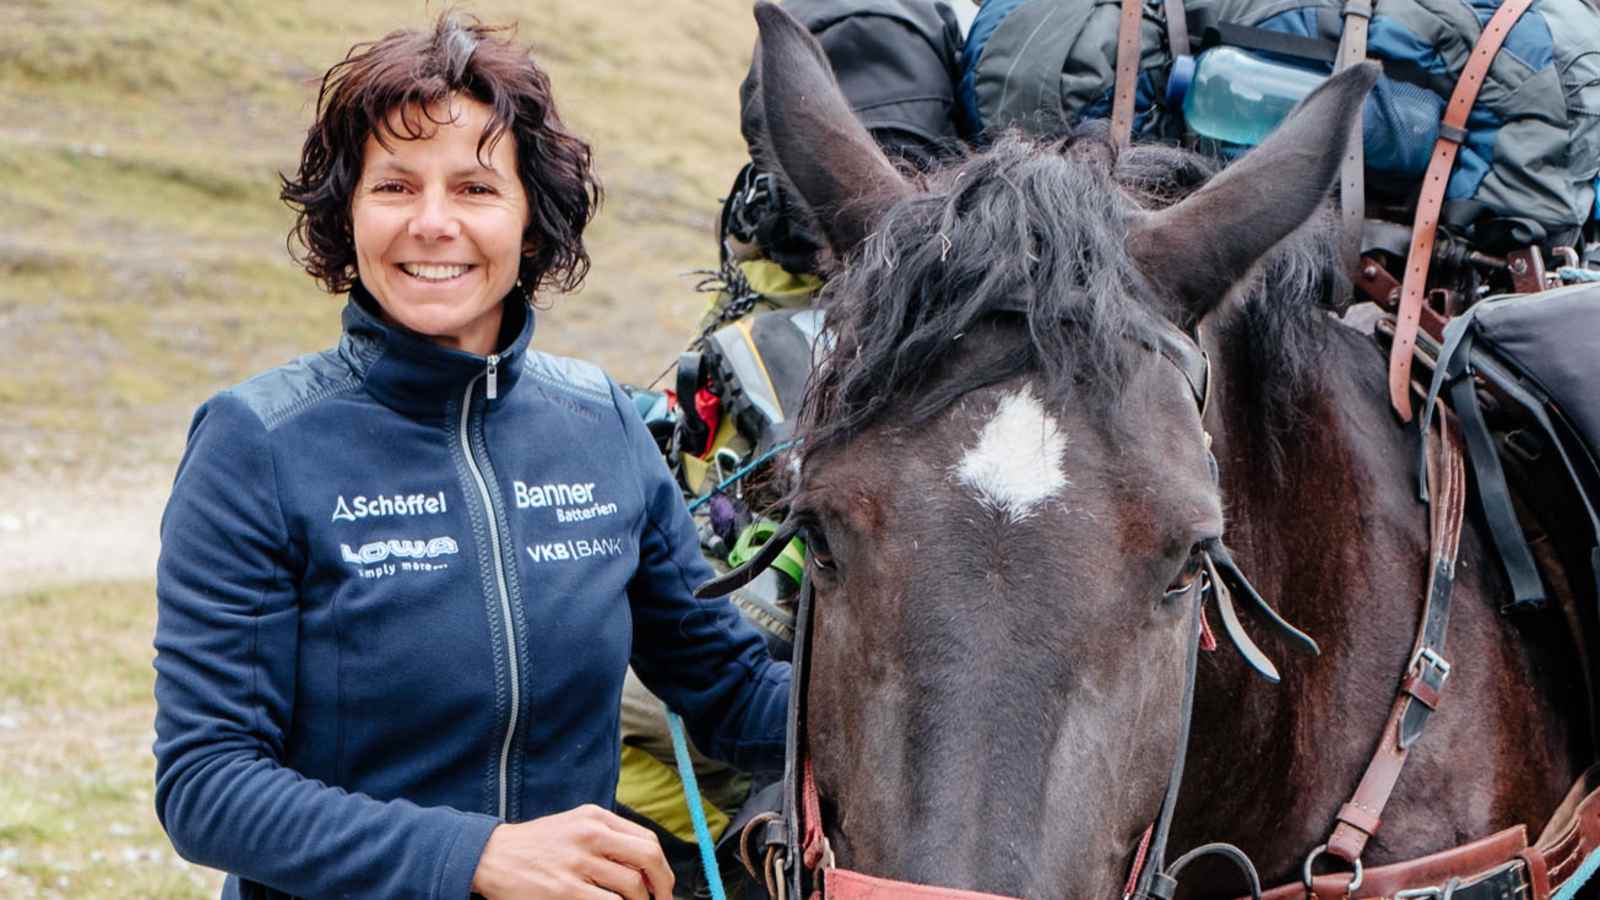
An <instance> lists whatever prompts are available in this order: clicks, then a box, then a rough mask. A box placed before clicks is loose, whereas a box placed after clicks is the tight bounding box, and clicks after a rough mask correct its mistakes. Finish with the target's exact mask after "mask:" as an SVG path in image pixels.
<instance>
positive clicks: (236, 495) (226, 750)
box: [155, 393, 497, 900]
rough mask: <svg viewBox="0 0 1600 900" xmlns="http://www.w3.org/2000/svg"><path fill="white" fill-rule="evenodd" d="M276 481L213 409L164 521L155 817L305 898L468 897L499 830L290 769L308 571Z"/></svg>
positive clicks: (194, 848)
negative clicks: (288, 745) (287, 753)
mask: <svg viewBox="0 0 1600 900" xmlns="http://www.w3.org/2000/svg"><path fill="white" fill-rule="evenodd" d="M276 477H277V476H276V470H275V465H274V460H273V451H272V449H271V445H270V443H269V441H268V435H267V432H266V429H265V427H264V426H263V424H262V422H261V420H260V419H259V418H258V417H257V416H256V415H255V414H254V413H253V412H251V411H250V410H249V409H248V408H246V407H245V405H244V404H243V403H242V402H240V401H239V400H238V399H237V398H236V397H234V396H232V395H230V394H228V393H223V394H220V395H218V396H217V397H215V398H213V399H212V400H211V401H209V402H208V403H207V404H206V405H205V406H202V407H201V408H200V411H199V412H197V413H196V414H195V419H194V423H193V424H192V425H191V427H190V432H189V443H188V447H187V449H186V450H185V452H184V458H183V461H182V462H181V463H180V464H179V467H178V475H177V480H176V482H175V484H174V486H173V489H172V497H171V499H170V500H169V501H168V503H167V509H166V513H165V514H164V515H163V516H162V520H161V557H160V562H159V563H158V565H157V572H156V596H157V599H158V604H159V616H158V619H157V624H156V636H155V646H156V659H155V668H156V683H155V694H156V723H155V724H156V743H155V755H156V794H155V800H156V814H157V816H158V817H159V818H160V819H161V823H162V825H163V827H165V828H166V831H167V834H168V836H169V837H170V838H171V839H172V843H173V847H174V848H175V849H176V850H177V851H178V853H179V854H180V855H182V856H183V857H184V858H185V859H188V860H191V861H193V862H196V863H200V864H202V865H207V866H212V867H214V868H218V869H223V870H226V871H229V872H233V873H235V874H238V875H239V876H240V877H242V878H244V879H247V880H249V881H254V882H259V883H261V884H264V885H268V886H270V887H273V888H276V889H278V890H281V891H285V892H288V893H290V894H294V895H296V896H303V897H323V896H339V897H413V898H449V900H458V898H459V900H464V898H466V897H467V896H468V895H469V893H470V890H469V888H470V885H471V881H472V876H473V874H474V872H475V871H476V869H477V864H478V857H479V856H480V855H481V854H482V852H483V847H484V844H485V843H487V841H488V838H489V832H490V831H492V830H493V828H494V826H495V825H496V824H497V821H496V820H495V819H493V818H492V817H489V816H481V815H476V814H469V813H463V812H459V811H456V810H452V809H445V808H423V807H419V806H416V805H415V804H411V803H407V802H404V801H398V800H397V801H389V802H380V801H378V800H375V799H373V798H371V797H368V796H365V795H361V794H351V793H347V792H345V791H343V790H341V789H339V788H336V787H330V786H328V785H326V784H322V783H320V782H317V781H314V780H311V779H308V778H306V777H304V776H302V775H300V774H299V773H298V772H295V771H294V770H292V769H290V768H287V767H285V766H284V765H283V764H282V763H281V759H282V757H283V751H284V746H285V742H286V740H287V737H288V733H289V729H290V728H291V727H292V725H293V721H294V697H295V670H296V642H297V640H298V637H297V633H298V624H299V609H298V606H299V604H298V596H297V575H296V573H297V572H298V571H300V569H301V568H302V566H303V562H302V554H301V553H300V551H299V550H298V549H297V548H295V547H294V546H293V542H292V541H291V540H290V539H289V536H288V529H287V527H286V524H285V518H284V514H283V511H282V509H281V507H280V504H279V499H278V490H277V485H276Z"/></svg>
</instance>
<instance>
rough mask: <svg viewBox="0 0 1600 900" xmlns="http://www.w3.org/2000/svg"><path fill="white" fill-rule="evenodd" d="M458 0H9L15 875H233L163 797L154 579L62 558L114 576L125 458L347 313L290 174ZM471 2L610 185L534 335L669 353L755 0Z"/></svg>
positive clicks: (8, 534)
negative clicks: (335, 67)
mask: <svg viewBox="0 0 1600 900" xmlns="http://www.w3.org/2000/svg"><path fill="white" fill-rule="evenodd" d="M440 8H441V6H440V5H439V4H438V3H434V4H432V5H431V6H425V5H424V4H423V3H421V2H413V0H407V2H394V0H337V2H319V3H311V2H305V0H274V2H271V3H258V2H254V0H232V2H224V0H143V2H133V0H92V2H86V0H0V10H3V12H4V19H5V24H4V26H3V27H0V360H3V361H4V363H5V364H4V365H0V897H3V898H11V897H92V896H105V897H111V896H116V897H163V898H175V897H205V896H212V897H214V896H216V890H217V885H218V883H219V882H218V877H217V875H216V873H211V872H207V871H205V870H200V869H196V868H194V867H192V866H189V865H187V864H185V863H183V862H182V861H181V860H178V859H177V858H176V857H175V856H174V855H173V853H172V849H171V847H170V845H168V844H167V843H166V840H165V838H164V837H163V835H162V834H161V831H160V828H159V825H158V824H157V822H156V820H155V816H154V814H153V811H152V808H151V780H152V777H153V771H152V770H153V761H152V759H151V756H150V750H149V748H150V743H151V741H152V740H153V733H152V731H151V724H150V723H151V718H152V714H153V709H152V702H151V682H152V678H153V673H152V672H151V669H150V658H151V655H152V654H151V649H150V636H151V634H152V632H153V630H154V615H155V614H154V609H153V606H154V604H153V603H152V596H153V586H152V585H151V584H150V583H149V581H147V580H139V581H118V582H113V583H99V584H78V585H71V586H65V587H63V586H61V583H62V582H65V581H74V580H86V579H93V578H104V577H106V575H104V574H103V573H102V572H101V571H100V569H99V565H98V564H99V563H101V562H103V559H101V558H99V557H97V555H96V553H97V551H94V550H93V549H92V548H93V547H95V546H104V544H105V541H106V540H108V539H109V540H111V541H113V542H114V541H115V535H104V534H99V535H98V536H99V538H100V539H101V543H100V544H94V543H89V544H85V543H84V541H83V537H84V535H85V534H86V533H89V532H94V533H96V534H98V532H101V531H105V530H106V529H107V528H111V529H115V528H117V527H118V526H116V525H114V524H107V523H110V522H116V521H122V519H117V518H114V517H109V516H108V515H107V509H106V505H107V504H108V503H110V504H115V503H117V502H119V501H118V500H117V497H118V495H119V493H120V492H121V491H122V488H119V487H118V486H119V485H122V486H124V487H125V486H127V485H129V484H133V485H137V486H142V488H143V490H144V491H145V493H149V492H150V489H151V486H152V485H159V484H163V483H165V482H166V480H167V479H168V478H170V475H171V471H172V468H173V467H174V466H175V464H176V462H177V458H178V453H179V452H180V451H181V449H182V442H183V435H184V429H185V426H186V425H187V423H188V418H189V415H190V413H191V412H192V411H193V409H194V407H195V406H196V405H197V404H198V403H199V402H200V401H201V400H203V399H204V398H205V397H206V396H207V395H208V394H209V393H211V392H212V391H214V390H216V389H218V388H220V387H223V386H225V385H228V384H231V383H233V382H234V381H237V380H239V379H240V378H243V377H245V376H246V375H249V374H251V373H252V372H255V371H258V370H260V369H263V368H265V367H268V366H271V365H274V364H276V363H278V362H281V361H283V360H286V359H288V358H290V357H292V356H294V355H296V354H299V353H303V352H306V351H308V350H314V349H319V348H321V347H325V346H327V345H329V344H330V343H331V342H332V341H333V340H335V339H336V337H337V333H338V312H339V305H340V304H339V301H338V300H336V299H334V298H330V297H328V296H326V295H324V294H322V293H320V292H319V291H318V290H317V288H316V287H315V286H314V285H313V284H312V282H311V280H310V279H309V278H308V277H306V276H305V274H304V273H302V272H300V271H299V270H297V269H296V268H295V267H294V266H293V264H292V263H291V262H290V261H289V259H288V257H287V254H286V253H285V250H284V234H285V232H286V230H287V228H288V226H289V222H290V214H289V212H288V210H286V209H285V208H284V207H283V206H282V205H281V204H280V203H279V202H278V200H277V192H278V186H277V174H278V173H279V172H281V171H287V170H289V169H290V168H292V166H293V164H294V161H295V159H296V156H297V153H298V149H299V144H300V140H301V139H302V137H303V135H304V133H305V129H306V126H307V125H308V124H309V122H310V116H311V109H312V103H313V102H314V98H315V79H317V78H318V77H320V74H321V72H322V71H323V70H324V69H325V68H326V67H327V66H328V65H329V64H331V63H333V62H335V61H337V60H338V59H339V58H341V57H342V56H343V54H344V53H345V51H346V50H347V49H348V48H349V47H350V45H351V44H352V43H354V42H356V41H360V40H368V39H372V38H375V37H378V36H380V35H381V34H383V33H384V32H386V31H388V30H390V29H392V28H395V27H400V26H416V25H424V24H426V23H427V22H428V21H429V20H430V17H431V15H432V14H436V13H437V12H438V11H439V9H440ZM461 8H463V9H466V10H468V11H472V12H475V13H477V14H479V15H480V16H481V17H482V18H484V19H486V20H488V21H492V22H511V21H515V22H518V24H519V26H520V32H519V33H520V35H521V37H522V38H523V39H524V40H526V41H528V42H530V43H532V44H533V45H534V47H535V48H536V53H537V55H538V57H539V58H540V59H541V61H542V62H543V63H544V64H545V65H546V66H547V68H548V69H549V70H550V72H551V75H552V78H553V79H554V81H555V84H556V88H557V92H558V94H557V96H558V99H559V101H560V103H561V108H562V110H563V112H564V114H565V115H566V117H567V119H568V120H569V122H570V123H571V124H572V125H573V126H574V127H575V128H576V129H577V130H578V131H579V133H581V134H583V135H585V136H587V137H588V138H589V139H590V140H591V141H592V143H593V144H594V146H595V148H596V152H597V157H598V167H599V170H600V173H601V176H602V177H603V179H604V180H605V182H606V185H607V188H608V192H609V201H608V204H607V206H606V208H605V210H604V211H603V212H602V214H601V217H600V219H599V220H598V221H597V222H596V224H595V225H594V227H593V230H592V231H591V233H590V234H591V251H592V254H593V257H594V271H593V274H592V276H591V277H590V279H589V283H588V286H587V288H586V289H585V290H584V291H583V292H582V293H580V294H578V295H576V296H572V297H555V298H547V301H548V302H549V303H550V304H551V305H552V308H551V309H549V310H548V311H546V312H544V313H542V314H541V316H540V320H539V331H538V335H537V337H536V343H537V344H538V345H539V346H541V347H543V348H546V349H550V350H553V351H555V352H559V353H567V354H573V355H579V356H584V357H587V358H590V359H593V360H595V361H597V362H599V363H601V364H602V365H604V366H606V367H607V368H608V369H610V370H611V371H612V372H613V373H614V374H615V375H617V376H618V377H619V378H623V379H631V380H640V381H642V380H646V379H648V378H650V377H652V376H654V375H655V373H656V371H657V370H659V369H660V368H661V367H662V366H664V365H666V363H667V362H668V361H669V360H670V359H673V358H674V357H675V354H676V353H677V351H678V350H679V349H680V348H681V345H682V343H683V342H684V340H685V339H686V337H687V336H688V335H689V333H690V330H691V328H692V325H693V322H694V321H695V319H696V318H697V317H698V314H699V312H700V308H701V305H702V302H703V300H702V299H701V298H700V297H698V296H697V295H695V294H693V293H692V291H691V290H690V284H691V280H690V279H686V278H684V277H682V273H684V272H686V271H688V270H691V269H695V268H700V267H704V266H707V265H710V264H712V263H714V261H715V245H714V237H713V236H712V225H713V221H714V215H715V213H716V211H717V208H718V206H717V198H718V196H719V195H720V192H721V191H723V190H725V189H726V185H727V182H728V181H729V180H731V178H732V176H733V174H734V172H735V171H736V169H737V167H738V165H739V164H740V163H741V161H742V156H743V146H742V143H741V141H740V139H739V135H738V128H737V99H736V98H737V85H738V82H739V79H740V78H741V77H743V73H744V69H745V65H746V64H747V61H748V56H749V48H750V44H751V42H752V41H753V39H754V26H753V24H752V22H751V20H750V16H749V13H748V3H747V2H746V0H713V2H691V0H649V2H643V0H605V2H594V0H538V2H529V3H520V4H513V3H509V2H504V0H494V2H488V0H485V2H478V3H473V4H470V5H467V4H463V6H462V7H461ZM41 487H49V488H52V489H55V488H59V489H60V490H56V491H54V492H50V491H45V492H41V491H40V490H39V488H41ZM78 494H82V495H83V496H84V497H86V498H88V499H86V500H80V501H72V502H67V501H64V500H63V499H62V498H64V497H71V496H76V495H78ZM6 498H10V500H9V501H8V500H7V499H6ZM63 507H64V508H63ZM143 509H144V507H141V510H143ZM123 518H124V519H125V518H126V516H124V517H123ZM139 518H140V519H141V521H142V520H143V518H148V519H149V520H150V521H149V522H148V523H145V524H144V525H143V526H142V530H147V531H148V530H153V528H154V518H155V516H154V511H153V510H152V511H149V514H148V515H144V514H143V513H142V512H141V515H140V516H139ZM36 526H37V527H36ZM45 526H50V527H52V528H54V529H55V531H52V532H49V533H52V534H57V533H58V534H60V535H62V538H61V543H63V544H71V546H67V547H63V548H60V549H61V553H60V554H59V556H60V557H61V558H62V559H63V560H64V562H63V563H62V571H61V573H60V574H59V576H57V577H54V578H50V579H48V580H47V582H46V584H45V586H44V587H42V588H39V589H35V590H29V591H24V592H20V593H19V592H16V588H15V586H14V584H12V581H11V579H12V577H14V575H15V571H14V568H15V565H16V564H17V563H19V562H26V560H30V559H32V560H37V559H38V558H40V557H41V556H43V557H49V558H54V556H55V555H53V554H50V553H41V552H40V551H41V549H46V550H47V549H50V548H40V547H39V546H38V545H37V542H38V540H39V539H40V533H39V532H42V530H43V529H44V528H45ZM69 535H72V536H74V537H71V538H68V537H67V536H69ZM30 541H32V542H33V543H30ZM7 560H9V562H10V564H11V567H10V568H8V567H7V563H6V561H7ZM66 560H70V562H67V561H66ZM145 571H148V570H147V569H145ZM26 574H27V573H26V572H25V573H24V575H26ZM24 583H26V579H25V580H24ZM8 585H10V586H9V587H8Z"/></svg>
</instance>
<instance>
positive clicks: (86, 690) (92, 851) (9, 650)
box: [0, 582, 221, 898]
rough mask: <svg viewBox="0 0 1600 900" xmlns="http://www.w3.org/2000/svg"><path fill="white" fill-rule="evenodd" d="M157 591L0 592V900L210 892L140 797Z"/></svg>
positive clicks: (212, 885) (211, 879) (215, 878)
mask: <svg viewBox="0 0 1600 900" xmlns="http://www.w3.org/2000/svg"><path fill="white" fill-rule="evenodd" d="M154 632H155V587H154V585H153V584H152V583H150V582H126V583H112V584H90V585H79V586H73V587H63V588H54V589H50V590H41V591H30V592H26V593H22V594H11V595H5V596H0V659H4V660H5V661H6V663H5V665H4V666H3V667H0V760H3V764H0V897H36V896H37V897H48V896H61V897H98V896H103V897H110V896H116V897H141V898H142V897H152V898H153V897H162V898H190V897H193V898H200V897H215V896H216V894H217V891H218V889H219V888H220V885H221V877H220V875H218V874H217V873H215V872H211V871H208V870H205V869H200V868H198V867H195V866H191V865H189V864H188V863H185V862H183V861H182V860H180V859H178V857H177V856H176V855H175V854H174V853H173V851H172V847H171V845H170V844H168V843H167V840H166V836H165V835H164V834H163V833H162V831H161V827H160V824H159V823H158V822H157V821H156V818H155V813H154V807H153V806H152V799H151V795H152V783H153V779H154V777H155V775H154V772H155V767H154V759H153V757H152V756H151V754H150V745H151V742H152V740H153V739H154V733H153V732H152V731H151V723H152V721H153V718H154V714H155V709H154V702H153V700H152V698H151V685H152V683H153V680H154V673H153V670H152V669H151V668H150V660H151V658H152V655H153V651H152V650H151V647H150V638H151V635H152V634H154Z"/></svg>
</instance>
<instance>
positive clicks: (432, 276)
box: [400, 263, 472, 281]
mask: <svg viewBox="0 0 1600 900" xmlns="http://www.w3.org/2000/svg"><path fill="white" fill-rule="evenodd" d="M400 268H401V270H402V271H404V272H405V273H406V274H407V275H410V276H411V277H412V278H420V279H422V280H423V281H449V280H450V279H452V278H458V277H460V276H462V275H465V274H466V272H467V270H468V269H470V268H472V267H471V266H460V265H456V266H436V265H429V264H427V263H401V264H400Z"/></svg>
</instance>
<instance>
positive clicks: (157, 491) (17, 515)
mask: <svg viewBox="0 0 1600 900" xmlns="http://www.w3.org/2000/svg"><path fill="white" fill-rule="evenodd" d="M171 486H172V472H171V471H158V470H156V469H155V468H154V467H151V468H149V469H146V470H143V471H139V472H118V473H113V474H108V475H101V476H93V477H91V476H86V475H83V474H81V473H78V474H61V473H53V474H52V473H42V472H25V473H8V474H5V475H0V594H5V593H12V592H16V591H26V590H31V589H34V588H40V587H46V586H49V585H56V584H70V583H76V582H85V581H106V580H122V579H131V578H150V577H153V576H154V574H155V565H156V553H157V551H158V550H159V549H160V538H159V533H158V527H159V524H160V521H161V510H162V507H163V506H164V505H165V504H166V500H167V492H168V491H169V490H170V489H171Z"/></svg>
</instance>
